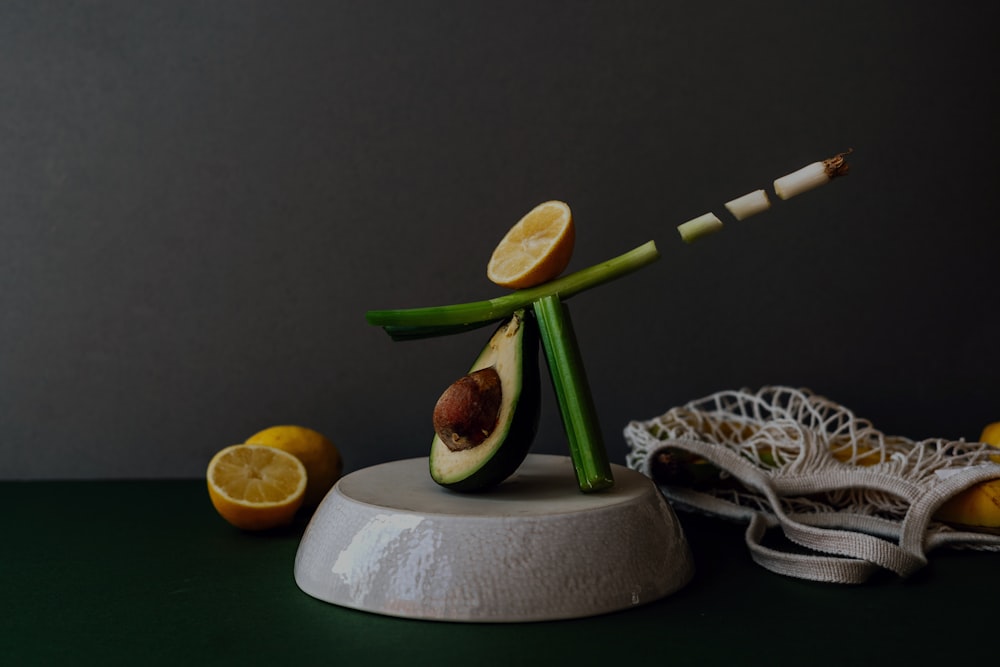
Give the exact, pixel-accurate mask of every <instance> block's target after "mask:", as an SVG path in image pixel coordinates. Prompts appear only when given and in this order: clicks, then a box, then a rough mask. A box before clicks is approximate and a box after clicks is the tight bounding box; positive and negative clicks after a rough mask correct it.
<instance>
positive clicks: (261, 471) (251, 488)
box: [206, 445, 306, 530]
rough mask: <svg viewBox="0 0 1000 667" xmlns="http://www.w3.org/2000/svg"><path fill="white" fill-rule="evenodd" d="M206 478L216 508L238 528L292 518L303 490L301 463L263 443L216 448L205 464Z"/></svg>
mask: <svg viewBox="0 0 1000 667" xmlns="http://www.w3.org/2000/svg"><path fill="white" fill-rule="evenodd" d="M206 479H207V481H208V495H209V497H210V498H211V499H212V505H213V506H215V509H216V511H217V512H218V513H219V514H220V515H222V518H224V519H225V520H226V521H228V522H229V523H231V524H233V525H234V526H236V527H237V528H242V529H243V530H265V529H267V528H275V527H277V526H283V525H287V524H289V523H291V522H292V520H293V519H294V518H295V513H296V512H297V511H298V509H299V507H301V506H302V500H303V498H304V497H305V492H306V468H305V466H304V465H302V462H301V461H299V460H298V459H297V458H296V457H295V456H294V455H292V454H289V453H288V452H284V451H282V450H280V449H276V448H274V447H265V446H263V445H232V446H231V447H226V448H225V449H223V450H221V451H219V452H218V453H217V454H216V455H215V456H213V457H212V460H211V462H209V464H208V472H207V473H206Z"/></svg>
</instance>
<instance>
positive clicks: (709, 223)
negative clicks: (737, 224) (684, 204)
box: [677, 213, 722, 243]
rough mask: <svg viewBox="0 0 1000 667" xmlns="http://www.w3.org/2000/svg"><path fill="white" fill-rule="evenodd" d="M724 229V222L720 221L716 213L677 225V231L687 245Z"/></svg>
mask: <svg viewBox="0 0 1000 667" xmlns="http://www.w3.org/2000/svg"><path fill="white" fill-rule="evenodd" d="M720 229H722V220H719V218H718V217H716V215H715V214H714V213H706V214H704V215H699V216H698V217H697V218H694V219H693V220H688V221H687V222H685V223H683V224H680V225H677V231H678V232H680V234H681V238H682V239H684V242H685V243H693V242H695V241H697V240H698V239H700V238H701V237H702V236H708V235H709V234H714V233H715V232H717V231H719V230H720Z"/></svg>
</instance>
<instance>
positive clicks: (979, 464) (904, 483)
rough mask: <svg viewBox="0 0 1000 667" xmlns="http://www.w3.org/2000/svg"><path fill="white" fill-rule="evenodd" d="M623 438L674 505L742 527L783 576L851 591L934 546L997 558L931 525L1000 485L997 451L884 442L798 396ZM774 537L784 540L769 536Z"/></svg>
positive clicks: (668, 417) (712, 409)
mask: <svg viewBox="0 0 1000 667" xmlns="http://www.w3.org/2000/svg"><path fill="white" fill-rule="evenodd" d="M625 440H626V442H627V444H628V448H629V449H628V455H627V459H626V462H627V465H628V466H629V467H630V468H632V469H634V470H638V471H639V472H642V473H644V474H646V475H648V476H650V477H652V478H653V479H654V480H656V481H657V483H658V484H659V486H660V489H661V490H662V491H663V493H664V495H665V496H666V497H667V499H668V500H669V501H670V502H671V504H673V505H674V506H675V507H677V508H678V509H680V510H690V511H700V512H705V513H708V514H711V515H714V516H719V517H723V518H727V519H732V520H736V521H740V522H745V523H747V529H746V544H747V547H748V548H749V549H750V553H751V556H752V557H753V559H754V560H755V561H756V562H757V563H759V564H760V565H762V566H763V567H765V568H767V569H769V570H771V571H773V572H777V573H779V574H784V575H788V576H793V577H799V578H803V579H810V580H814V581H827V582H838V583H853V584H856V583H862V582H864V581H867V580H868V579H870V578H871V576H872V575H874V574H875V573H876V572H880V571H886V570H888V571H890V572H893V573H895V574H896V575H899V576H900V577H907V576H909V575H911V574H913V573H914V572H916V571H917V570H919V569H920V568H921V567H923V566H924V565H926V564H927V554H928V553H930V552H931V551H933V550H934V549H936V548H938V547H952V548H968V549H981V550H992V551H1000V535H997V534H991V533H988V532H981V531H974V530H966V529H960V528H955V527H951V526H949V525H946V524H944V523H942V522H939V521H935V520H934V519H933V516H934V513H935V512H936V511H937V509H938V508H939V507H940V506H941V505H942V504H943V503H944V502H946V501H947V500H948V499H949V498H951V497H953V496H954V495H956V494H958V493H960V492H961V491H963V490H964V489H966V488H968V487H970V486H972V485H974V484H976V483H978V482H982V481H985V480H990V479H997V478H1000V464H998V463H996V462H995V460H996V459H1000V457H998V456H997V454H998V452H997V449H995V448H992V447H990V446H989V445H987V444H984V443H970V442H965V441H962V440H959V441H949V440H944V439H928V440H922V441H913V440H909V439H907V438H903V437H894V436H887V435H885V434H883V433H881V432H880V431H878V430H876V429H875V428H874V427H873V426H872V424H871V423H870V422H868V421H866V420H863V419H859V418H858V417H856V416H855V415H854V414H853V413H852V412H851V411H850V410H848V409H847V408H845V407H844V406H842V405H838V404H837V403H834V402H833V401H830V400H828V399H826V398H824V397H822V396H819V395H816V394H813V393H812V392H810V391H808V390H805V389H795V388H790V387H781V386H773V387H764V388H762V389H760V390H759V391H757V392H751V391H749V390H746V389H743V390H736V391H721V392H718V393H715V394H712V395H710V396H707V397H705V398H701V399H698V400H695V401H692V402H690V403H687V404H686V405H682V406H678V407H675V408H672V409H671V410H669V411H668V412H667V413H665V414H663V415H661V416H659V417H656V418H654V419H650V420H648V421H633V422H631V423H629V424H628V425H627V426H626V428H625ZM991 455H992V458H991ZM776 529H780V531H781V535H783V536H784V538H786V539H784V540H780V539H777V540H776V539H766V538H767V537H768V536H769V535H772V536H773V535H774V534H775V533H774V530H776ZM779 537H780V535H779ZM774 542H780V543H781V544H780V545H777V546H775V545H774V544H772V543H774Z"/></svg>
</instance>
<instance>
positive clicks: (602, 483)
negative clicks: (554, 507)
mask: <svg viewBox="0 0 1000 667" xmlns="http://www.w3.org/2000/svg"><path fill="white" fill-rule="evenodd" d="M534 311H535V318H536V319H537V320H538V329H539V332H540V333H541V339H542V348H543V349H544V350H545V358H546V359H547V361H548V364H549V374H550V375H551V376H552V385H553V387H554V388H555V393H556V399H557V400H558V402H559V411H560V412H561V413H562V422H563V428H564V429H565V431H566V437H567V439H568V440H569V450H570V456H571V457H572V459H573V467H574V468H575V469H576V479H577V483H578V484H579V485H580V490H581V491H583V492H584V493H590V492H593V491H600V490H601V489H607V488H609V487H611V486H612V485H614V477H613V475H612V472H611V464H610V462H609V461H608V454H607V451H606V450H605V447H604V438H603V436H602V435H601V426H600V423H599V421H598V418H597V410H596V409H595V408H594V399H593V397H592V395H591V393H590V384H589V383H588V382H587V374H586V372H585V370H584V366H583V357H582V356H581V354H580V347H579V345H578V344H577V340H576V334H575V332H574V331H573V322H572V320H571V319H570V315H569V309H568V308H567V307H566V304H564V303H563V302H562V301H561V300H560V298H559V295H558V294H550V295H547V296H544V297H542V298H540V299H539V300H538V301H536V302H535V304H534Z"/></svg>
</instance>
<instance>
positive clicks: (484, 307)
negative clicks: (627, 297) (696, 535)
mask: <svg viewBox="0 0 1000 667" xmlns="http://www.w3.org/2000/svg"><path fill="white" fill-rule="evenodd" d="M659 256H660V254H659V251H657V249H656V244H655V243H654V242H653V241H648V242H646V243H644V244H643V245H641V246H639V247H637V248H634V249H632V250H630V251H628V252H626V253H624V254H622V255H619V256H617V257H613V258H612V259H609V260H607V261H604V262H601V263H600V264H595V265H594V266H590V267H587V268H585V269H581V270H579V271H576V272H575V273H570V274H568V275H565V276H563V277H561V278H556V279H555V280H550V281H549V282H547V283H544V284H542V285H538V286H537V287H529V288H526V289H522V290H516V291H514V292H511V293H510V294H505V295H503V296H500V297H496V298H494V299H488V300H485V301H473V302H470V303H459V304H454V305H450V306H431V307H427V308H407V309H396V310H369V311H368V312H367V313H366V315H365V317H366V319H367V320H368V323H369V324H372V325H375V326H380V327H383V328H384V329H385V331H386V333H388V334H389V335H390V336H391V337H392V338H393V339H394V340H413V339H417V338H427V337H430V336H438V335H445V334H452V333H457V332H459V331H466V330H468V329H473V328H476V327H477V326H485V325H487V324H490V323H492V322H497V321H499V320H502V319H504V318H507V317H510V316H511V315H512V314H513V313H514V311H515V310H518V309H520V308H526V307H528V306H530V305H531V304H532V303H534V302H536V301H538V300H539V299H541V298H542V297H545V296H549V295H552V294H558V295H560V296H561V297H562V298H563V299H568V298H569V297H571V296H573V295H574V294H577V293H579V292H582V291H584V290H587V289H590V288H591V287H596V286H597V285H600V284H602V283H606V282H609V281H611V280H614V279H616V278H620V277H622V276H624V275H627V274H629V273H632V272H633V271H636V270H638V269H640V268H642V267H644V266H646V265H647V264H649V263H651V262H653V261H655V260H656V259H658V258H659Z"/></svg>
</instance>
